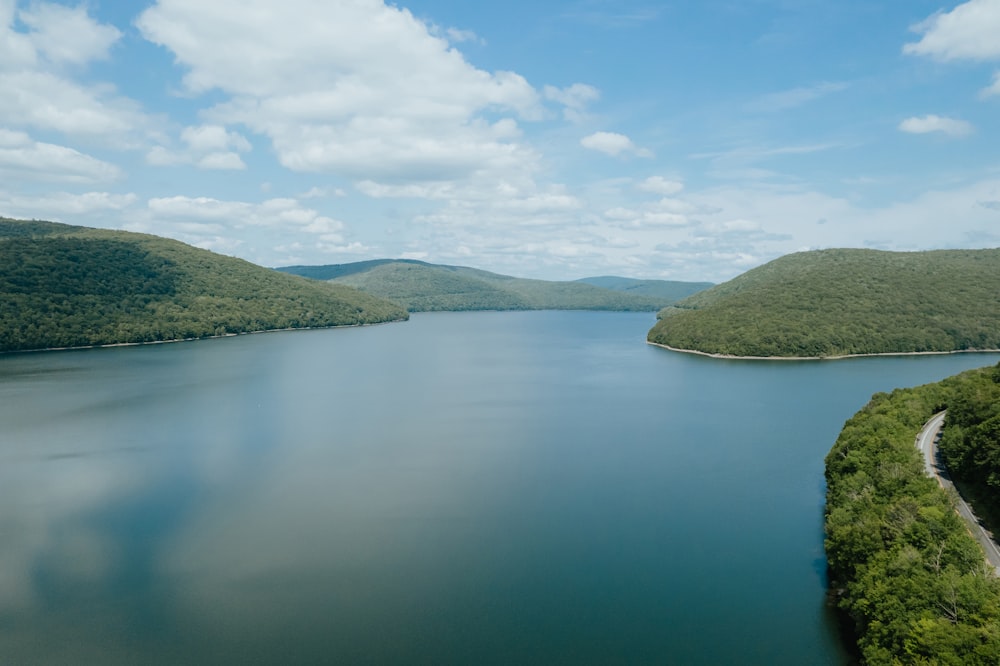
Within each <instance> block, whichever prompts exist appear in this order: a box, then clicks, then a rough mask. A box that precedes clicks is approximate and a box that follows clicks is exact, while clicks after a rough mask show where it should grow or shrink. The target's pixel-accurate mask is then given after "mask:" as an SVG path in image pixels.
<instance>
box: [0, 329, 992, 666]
mask: <svg viewBox="0 0 1000 666" xmlns="http://www.w3.org/2000/svg"><path fill="white" fill-rule="evenodd" d="M652 324H653V317H652V315H649V314H622V313H588V312H487V313H429V314H417V315H414V316H413V318H412V319H411V321H409V322H407V323H403V324H392V325H385V326H376V327H370V328H350V329H332V330H315V331H298V332H281V333H272V334H267V335H253V336H240V337H234V338H223V339H217V340H205V341H200V342H188V343H180V344H171V345H153V346H148V347H123V348H109V349H88V350H78V351H60V352H45V353H34V354H13V355H7V356H0V655H3V657H4V661H7V662H10V663H37V664H58V663H102V664H133V663H144V664H180V663H223V664H224V663H232V664H246V663H303V664H306V663H440V664H444V663H452V664H464V663H486V664H513V663H520V664H552V663H567V664H588V663H590V664H606V663H676V664H720V663H739V664H769V665H770V664H790V665H791V664H846V663H847V662H848V654H847V652H846V651H845V650H844V648H843V646H842V645H841V639H840V636H839V635H838V632H837V626H836V621H835V618H834V617H833V616H832V613H831V612H830V611H829V610H828V609H827V608H826V606H825V603H824V602H825V561H824V557H823V533H822V519H823V492H824V488H823V457H824V456H825V455H826V453H827V451H828V450H829V448H830V446H831V445H832V444H833V441H834V439H835V438H836V436H837V434H838V432H839V430H840V428H841V426H842V425H843V423H844V421H845V420H847V419H848V418H849V417H850V416H851V415H852V414H854V412H856V411H857V410H858V409H860V407H861V406H862V405H863V404H864V403H865V402H866V401H867V400H868V398H869V397H870V396H871V394H872V393H874V392H876V391H887V390H891V389H893V388H894V387H897V386H913V385H917V384H922V383H926V382H930V381H937V380H939V379H941V378H943V377H946V376H949V375H952V374H955V373H957V372H960V371H961V370H964V369H967V368H972V367H980V366H984V365H988V364H993V363H996V362H997V360H998V359H1000V354H982V355H971V354H962V355H955V356H927V357H886V358H859V359H845V360H838V361H825V362H801V363H770V362H761V361H746V360H721V359H710V358H703V357H698V356H693V355H688V354H679V353H673V352H670V351H667V350H663V349H659V348H655V347H652V346H649V345H646V344H644V338H645V334H646V331H647V330H648V329H649V327H650V326H651V325H652Z"/></svg>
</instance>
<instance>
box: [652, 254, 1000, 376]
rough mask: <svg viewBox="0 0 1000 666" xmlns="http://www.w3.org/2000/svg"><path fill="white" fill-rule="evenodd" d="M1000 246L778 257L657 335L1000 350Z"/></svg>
mask: <svg viewBox="0 0 1000 666" xmlns="http://www.w3.org/2000/svg"><path fill="white" fill-rule="evenodd" d="M997 294H1000V250H935V251H929V252H882V251H878V250H849V249H839V250H819V251H813V252H801V253H797V254H791V255H787V256H785V257H781V258H779V259H776V260H774V261H772V262H770V263H768V264H765V265H763V266H760V267H758V268H755V269H753V270H750V271H747V272H746V273H744V274H743V275H740V276H738V277H736V278H734V279H732V280H730V281H728V282H725V283H723V284H720V285H717V286H715V287H712V288H711V289H707V290H705V291H702V292H699V293H697V294H695V295H693V296H690V297H688V298H686V299H684V300H682V301H680V302H678V303H676V304H674V305H673V306H672V307H668V308H666V309H665V310H663V311H662V312H660V315H659V321H658V322H657V323H656V325H655V326H654V327H653V328H652V330H651V331H650V332H649V336H648V339H649V341H650V342H654V343H657V344H663V345H667V346H669V347H674V348H677V349H686V350H694V351H701V352H706V353H711V354H724V355H733V356H765V357H769V356H775V357H782V356H803V357H825V356H842V355H849V354H889V353H911V352H947V351H959V350H981V349H998V348H1000V298H998V296H997Z"/></svg>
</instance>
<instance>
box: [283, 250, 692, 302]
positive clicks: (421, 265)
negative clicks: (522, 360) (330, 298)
mask: <svg viewBox="0 0 1000 666" xmlns="http://www.w3.org/2000/svg"><path fill="white" fill-rule="evenodd" d="M278 270H279V271H284V272H288V273H294V274H297V275H303V276H306V277H311V278H314V279H317V280H329V281H332V282H334V283H339V284H346V285H350V286H352V287H357V288H358V289H361V290H362V291H366V292H368V293H371V294H374V295H376V296H381V297H383V298H388V299H390V300H392V301H394V302H396V303H399V304H401V305H403V306H405V307H406V308H407V309H409V310H410V311H411V312H421V311H431V310H629V311H639V312H652V311H654V310H659V309H660V308H663V307H664V306H666V305H668V304H670V303H672V302H674V301H675V300H676V299H674V298H669V297H664V296H662V295H648V294H643V293H630V292H628V291H622V290H615V289H606V288H603V287H598V286H594V285H592V284H585V283H583V282H552V281H547V280H528V279H523V278H515V277H511V276H508V275H500V274H497V273H490V272H488V271H482V270H478V269H475V268H467V267H464V266H444V265H439V264H429V263H426V262H422V261H413V260H394V259H378V260H373V261H362V262H358V263H353V264H339V265H331V266H286V267H283V268H279V269H278Z"/></svg>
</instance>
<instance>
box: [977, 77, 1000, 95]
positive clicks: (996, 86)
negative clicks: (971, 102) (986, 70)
mask: <svg viewBox="0 0 1000 666" xmlns="http://www.w3.org/2000/svg"><path fill="white" fill-rule="evenodd" d="M979 94H980V95H981V96H983V97H991V96H993V95H1000V72H996V73H994V74H993V83H992V84H990V85H989V86H987V87H986V88H983V90H982V91H980V93H979Z"/></svg>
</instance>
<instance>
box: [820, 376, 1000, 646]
mask: <svg viewBox="0 0 1000 666" xmlns="http://www.w3.org/2000/svg"><path fill="white" fill-rule="evenodd" d="M998 381H1000V370H998V369H997V368H983V369H980V370H972V371H969V372H965V373H962V374H960V375H956V376H955V377H950V378H948V379H946V380H944V381H943V382H939V383H936V384H928V385H925V386H920V387H917V388H912V389H897V390H895V391H893V392H892V393H891V394H886V393H879V394H876V395H875V396H874V397H873V398H872V400H871V402H870V403H869V404H868V405H867V406H865V408H864V409H862V410H861V411H860V412H858V413H857V414H856V415H855V416H854V417H853V418H851V419H850V420H849V421H848V422H847V423H846V424H845V425H844V429H843V431H842V432H841V433H840V436H839V437H838V438H837V442H836V444H835V445H834V446H833V449H832V450H831V451H830V453H829V455H828V456H827V458H826V481H827V498H826V554H827V563H828V565H829V571H830V590H831V597H832V598H833V599H834V600H835V601H836V602H837V605H838V606H839V607H840V608H841V609H842V610H843V611H845V612H846V613H847V614H848V615H849V616H850V618H851V619H852V620H853V623H854V626H855V630H856V634H857V637H858V646H859V648H860V650H861V654H862V657H863V661H864V663H866V664H870V665H881V664H884V665H886V666H890V665H892V664H962V665H969V666H975V665H982V666H986V665H987V664H998V663H1000V581H998V579H997V578H996V577H995V576H994V575H993V573H992V568H991V567H989V566H988V565H987V564H986V562H985V559H984V554H983V551H982V548H981V547H980V546H979V544H978V543H977V542H976V541H975V540H974V539H973V537H972V536H971V535H970V534H969V532H968V530H967V528H966V526H965V524H964V523H963V522H962V520H961V519H960V518H959V517H958V514H957V513H956V512H955V510H954V503H953V500H952V499H951V498H950V497H949V496H948V494H946V493H945V491H944V490H943V489H942V488H941V487H940V486H939V485H938V484H937V483H936V482H935V481H934V480H933V479H931V478H930V477H928V476H927V475H926V473H925V471H924V464H923V460H922V455H921V453H920V451H919V449H918V448H917V447H916V446H915V445H914V437H915V435H916V434H917V433H918V432H919V431H920V429H921V427H922V426H923V424H924V423H925V422H926V421H927V420H928V419H929V418H930V417H931V416H932V415H933V414H934V413H936V412H938V411H940V410H942V409H947V410H948V416H947V418H946V426H945V435H944V438H943V440H942V444H941V449H942V455H944V449H945V441H947V440H949V439H952V440H953V441H954V442H956V443H957V442H960V441H963V440H965V439H966V438H965V437H963V433H964V434H966V435H970V434H971V435H972V439H974V440H983V441H985V440H989V441H991V442H992V446H991V447H985V446H984V447H983V448H982V449H980V455H979V457H980V458H982V457H986V456H992V455H995V453H996V451H997V449H998V444H997V439H998V435H997V430H996V416H995V414H996V410H997V407H996V404H995V403H994V404H992V405H991V406H989V407H986V408H984V409H982V410H981V411H979V408H978V407H976V408H973V409H969V408H968V407H969V405H970V403H975V404H976V405H978V406H980V407H982V406H984V403H982V401H980V400H979V398H980V397H982V396H985V395H990V396H992V397H993V399H994V400H995V399H996V398H997V396H998V395H1000V392H998V390H997V388H996V386H995V384H996V383H997V382H998ZM964 448H965V447H963V446H960V445H956V451H955V453H956V454H957V455H958V456H959V457H961V455H962V454H961V451H960V450H962V449H964ZM951 464H952V463H951V462H948V469H949V471H951V472H952V476H953V477H954V476H955V474H956V473H958V472H960V471H963V470H961V469H960V468H959V467H958V466H956V468H955V469H954V470H953V469H952V466H951ZM987 466H992V467H993V468H994V469H995V467H996V465H995V463H988V465H987ZM989 473H991V472H988V473H987V481H986V482H987V483H988V484H989V483H991V482H990V480H989V479H988V475H989ZM992 485H993V489H992V494H993V496H994V497H995V496H996V495H997V489H996V484H995V480H994V482H992Z"/></svg>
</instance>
